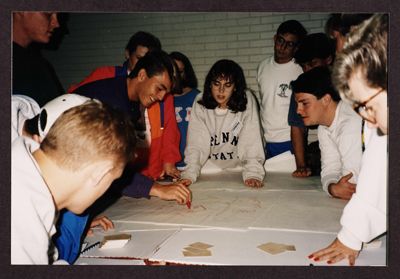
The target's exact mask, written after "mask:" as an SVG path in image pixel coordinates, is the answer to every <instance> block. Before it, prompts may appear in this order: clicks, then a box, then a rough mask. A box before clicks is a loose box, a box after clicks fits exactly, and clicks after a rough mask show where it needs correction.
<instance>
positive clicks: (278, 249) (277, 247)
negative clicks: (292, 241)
mask: <svg viewBox="0 0 400 279" xmlns="http://www.w3.org/2000/svg"><path fill="white" fill-rule="evenodd" d="M257 248H259V249H261V250H263V251H264V252H267V253H269V254H272V255H276V254H280V253H283V252H285V251H296V247H295V246H294V245H285V244H280V243H275V242H268V243H264V244H261V245H259V246H257Z"/></svg>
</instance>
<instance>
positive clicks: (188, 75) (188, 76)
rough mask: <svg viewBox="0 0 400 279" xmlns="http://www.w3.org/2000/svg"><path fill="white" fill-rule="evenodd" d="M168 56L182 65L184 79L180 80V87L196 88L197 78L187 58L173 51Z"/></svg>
mask: <svg viewBox="0 0 400 279" xmlns="http://www.w3.org/2000/svg"><path fill="white" fill-rule="evenodd" d="M169 56H170V57H171V58H172V59H174V60H178V61H180V62H182V63H183V65H184V67H185V72H184V78H183V79H182V87H190V88H197V85H198V84H197V77H196V74H195V73H194V70H193V66H192V63H190V60H189V58H187V56H186V55H184V54H183V53H181V52H178V51H173V52H171V53H170V54H169Z"/></svg>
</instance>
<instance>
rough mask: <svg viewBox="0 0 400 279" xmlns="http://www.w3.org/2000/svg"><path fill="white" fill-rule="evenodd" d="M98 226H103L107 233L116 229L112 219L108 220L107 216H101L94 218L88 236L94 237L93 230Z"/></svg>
mask: <svg viewBox="0 0 400 279" xmlns="http://www.w3.org/2000/svg"><path fill="white" fill-rule="evenodd" d="M97 226H101V227H102V228H103V230H105V231H106V230H109V229H113V228H114V224H113V222H112V221H111V220H110V219H108V218H107V217H106V216H99V217H96V218H94V219H93V221H92V223H90V228H89V230H88V232H87V235H88V236H92V235H93V230H92V228H94V227H97Z"/></svg>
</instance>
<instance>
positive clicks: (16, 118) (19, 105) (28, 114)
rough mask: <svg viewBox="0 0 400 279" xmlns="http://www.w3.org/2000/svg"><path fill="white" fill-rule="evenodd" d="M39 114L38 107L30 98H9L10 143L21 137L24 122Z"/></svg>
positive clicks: (20, 96)
mask: <svg viewBox="0 0 400 279" xmlns="http://www.w3.org/2000/svg"><path fill="white" fill-rule="evenodd" d="M39 112H40V107H39V105H38V104H37V103H36V102H35V100H33V99H32V98H30V97H28V96H24V95H12V96H11V142H13V141H14V140H15V139H16V138H17V137H18V136H20V135H22V129H23V127H24V123H25V120H27V119H30V118H32V117H34V116H35V115H37V114H38V113H39Z"/></svg>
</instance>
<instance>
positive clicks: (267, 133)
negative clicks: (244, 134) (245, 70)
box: [257, 20, 307, 159]
mask: <svg viewBox="0 0 400 279" xmlns="http://www.w3.org/2000/svg"><path fill="white" fill-rule="evenodd" d="M306 35H307V31H306V30H305V28H304V27H303V25H301V23H300V22H298V21H297V20H288V21H285V22H283V23H282V24H281V25H280V26H279V27H278V30H277V32H276V34H275V36H274V55H273V56H271V57H269V58H267V59H265V60H264V61H262V62H261V63H260V65H259V66H258V70H257V82H258V86H259V94H260V96H259V102H260V118H261V124H262V128H263V131H264V141H265V152H266V155H265V156H266V158H267V159H269V158H272V157H274V156H276V155H279V154H281V153H283V152H286V151H289V150H290V151H292V142H291V140H290V127H289V125H288V121H287V116H288V111H289V104H290V97H291V95H292V91H291V88H290V82H291V81H292V80H294V79H296V78H297V77H298V76H299V75H300V74H301V73H302V69H301V67H300V66H299V65H297V64H295V63H294V60H293V56H294V54H295V52H296V49H297V45H298V43H299V42H300V41H301V40H302V39H303V38H304V37H305V36H306Z"/></svg>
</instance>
